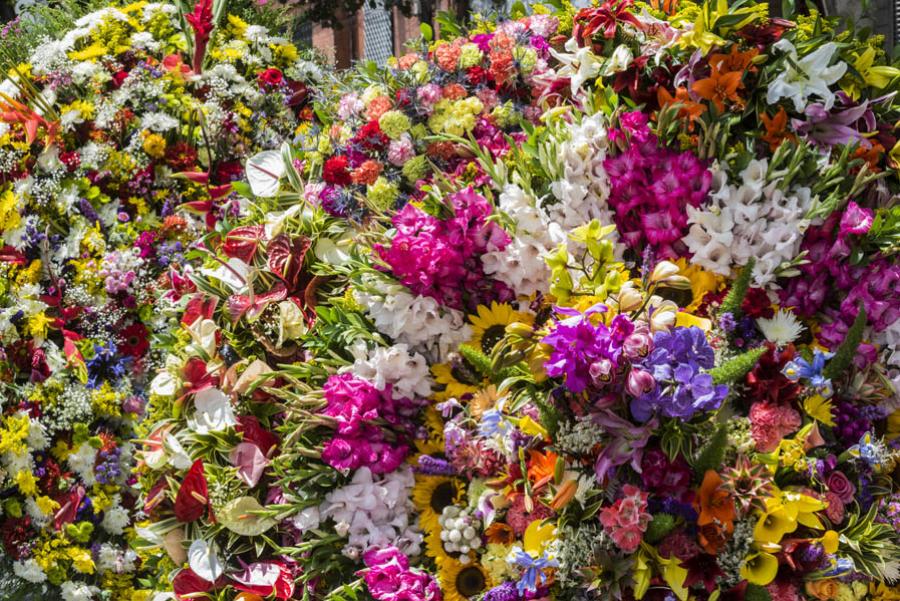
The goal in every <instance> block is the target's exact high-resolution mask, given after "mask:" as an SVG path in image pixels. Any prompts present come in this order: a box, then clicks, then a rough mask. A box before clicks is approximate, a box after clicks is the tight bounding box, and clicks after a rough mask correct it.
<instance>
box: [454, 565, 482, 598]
mask: <svg viewBox="0 0 900 601" xmlns="http://www.w3.org/2000/svg"><path fill="white" fill-rule="evenodd" d="M485 585H487V582H486V581H485V579H484V574H483V573H482V572H481V570H480V569H478V568H476V567H475V566H467V567H465V568H463V569H461V570H460V571H459V574H457V575H456V590H458V591H459V594H460V595H462V596H463V597H474V596H475V595H477V594H479V593H481V592H482V591H484V588H485Z"/></svg>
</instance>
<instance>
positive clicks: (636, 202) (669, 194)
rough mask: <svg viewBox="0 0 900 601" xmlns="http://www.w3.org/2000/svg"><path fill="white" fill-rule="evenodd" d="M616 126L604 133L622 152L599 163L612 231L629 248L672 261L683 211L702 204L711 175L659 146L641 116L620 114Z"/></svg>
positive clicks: (693, 159)
mask: <svg viewBox="0 0 900 601" xmlns="http://www.w3.org/2000/svg"><path fill="white" fill-rule="evenodd" d="M620 125H621V127H622V131H620V130H614V131H613V132H610V138H611V139H614V140H619V141H620V142H621V143H622V144H623V145H624V149H623V150H622V151H621V152H620V153H619V154H617V155H615V156H610V157H609V158H607V159H606V160H604V161H603V167H604V168H605V169H606V172H607V173H608V174H609V181H610V195H609V200H608V203H609V206H610V207H611V208H612V209H613V210H614V211H615V217H614V219H615V223H616V228H617V229H618V231H619V233H620V234H621V236H622V239H623V240H624V241H625V243H626V244H627V245H628V246H629V247H631V248H635V249H637V248H644V247H647V246H651V247H652V248H653V250H654V251H655V253H656V255H657V256H658V257H660V258H672V257H678V256H680V254H681V253H679V252H678V249H677V248H676V246H678V245H680V244H681V242H680V240H681V238H683V237H684V235H685V234H686V233H687V225H688V224H687V219H688V217H687V210H686V207H687V206H688V205H690V206H692V207H699V206H700V205H702V204H703V203H704V202H705V201H706V199H707V198H708V193H709V188H710V185H711V183H712V173H711V172H710V171H709V169H707V166H706V163H705V162H704V161H702V160H701V159H699V158H698V157H697V156H696V155H694V154H693V153H692V152H690V151H684V152H676V151H675V150H672V149H669V148H666V147H664V146H660V145H659V140H658V139H657V137H656V136H655V135H653V133H652V131H651V130H650V127H649V125H648V118H647V115H646V114H644V113H642V112H640V111H633V112H630V113H625V114H623V115H622V116H621V117H620ZM625 134H627V135H625Z"/></svg>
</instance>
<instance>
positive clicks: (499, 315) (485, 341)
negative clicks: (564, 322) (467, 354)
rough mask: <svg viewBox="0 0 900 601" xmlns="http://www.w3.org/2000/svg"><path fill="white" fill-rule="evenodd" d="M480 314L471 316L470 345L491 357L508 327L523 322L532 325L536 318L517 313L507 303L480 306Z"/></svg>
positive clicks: (520, 312)
mask: <svg viewBox="0 0 900 601" xmlns="http://www.w3.org/2000/svg"><path fill="white" fill-rule="evenodd" d="M477 312H478V314H477V315H469V321H470V322H472V339H471V340H470V341H469V344H470V345H472V346H474V347H475V348H477V349H479V350H480V351H481V352H482V353H484V354H485V355H490V354H491V351H493V350H494V345H496V344H497V343H498V342H500V339H501V338H503V336H504V335H505V334H506V326H508V325H509V324H511V323H516V322H521V323H526V324H528V325H531V324H532V323H533V322H534V316H532V315H530V314H528V313H524V312H522V311H516V310H515V309H513V308H512V305H509V304H507V303H498V302H496V301H494V302H491V306H490V307H487V306H485V305H478V310H477Z"/></svg>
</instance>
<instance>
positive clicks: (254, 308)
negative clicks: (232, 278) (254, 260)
mask: <svg viewBox="0 0 900 601" xmlns="http://www.w3.org/2000/svg"><path fill="white" fill-rule="evenodd" d="M285 298H287V288H286V287H285V285H284V284H283V283H281V282H278V283H277V284H275V285H274V286H273V287H272V290H270V291H269V292H267V293H265V294H259V295H256V296H254V297H253V298H251V297H250V296H248V295H244V294H232V295H231V296H229V297H228V300H227V301H225V306H226V308H227V309H228V314H229V315H230V316H231V323H237V321H238V320H239V319H240V318H241V317H243V316H244V314H245V313H246V314H247V316H248V317H251V318H253V317H256V316H257V315H259V314H260V313H262V312H263V310H264V309H265V308H266V307H267V306H269V304H270V303H277V302H278V301H282V300H284V299H285Z"/></svg>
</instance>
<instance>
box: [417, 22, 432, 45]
mask: <svg viewBox="0 0 900 601" xmlns="http://www.w3.org/2000/svg"><path fill="white" fill-rule="evenodd" d="M419 31H421V32H422V37H423V38H425V41H426V42H430V41H431V40H433V39H434V29H432V28H431V25H429V24H428V23H422V24H420V25H419Z"/></svg>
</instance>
